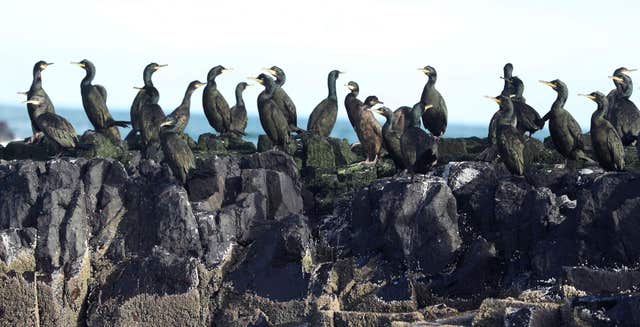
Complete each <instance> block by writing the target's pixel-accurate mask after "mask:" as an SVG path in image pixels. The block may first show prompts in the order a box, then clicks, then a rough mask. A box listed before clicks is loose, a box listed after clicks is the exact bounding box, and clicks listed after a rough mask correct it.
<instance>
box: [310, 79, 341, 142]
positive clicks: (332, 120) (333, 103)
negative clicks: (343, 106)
mask: <svg viewBox="0 0 640 327" xmlns="http://www.w3.org/2000/svg"><path fill="white" fill-rule="evenodd" d="M342 74H344V72H341V71H338V70H332V71H331V72H330V73H329V76H328V78H327V84H328V88H329V95H328V96H327V98H325V99H324V100H322V101H321V102H320V103H319V104H318V105H317V106H316V107H315V109H313V111H312V112H311V116H309V122H308V123H307V131H309V132H310V133H312V134H315V135H319V136H323V137H327V136H329V134H331V131H332V130H333V126H334V125H335V124H336V118H337V117H338V97H337V95H336V80H337V79H338V76H340V75H342Z"/></svg>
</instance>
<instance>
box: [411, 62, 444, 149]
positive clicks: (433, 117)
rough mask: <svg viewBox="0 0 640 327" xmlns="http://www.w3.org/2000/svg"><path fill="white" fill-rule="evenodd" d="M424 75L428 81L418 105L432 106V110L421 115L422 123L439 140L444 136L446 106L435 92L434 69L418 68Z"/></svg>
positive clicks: (435, 74)
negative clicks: (427, 77)
mask: <svg viewBox="0 0 640 327" xmlns="http://www.w3.org/2000/svg"><path fill="white" fill-rule="evenodd" d="M418 69H419V70H420V71H421V72H423V73H424V74H425V75H427V76H429V81H427V84H425V86H424V89H423V90H422V95H421V96H420V103H422V105H423V106H427V105H432V106H433V108H432V109H430V110H427V111H425V112H424V113H423V114H422V123H423V124H424V127H425V128H426V129H428V130H429V132H431V135H433V136H435V137H437V138H439V137H441V136H442V135H444V133H445V131H446V130H447V104H446V103H445V102H444V98H443V97H442V95H441V94H440V92H438V90H436V81H437V80H438V73H437V72H436V70H435V68H433V67H431V66H425V67H424V68H418Z"/></svg>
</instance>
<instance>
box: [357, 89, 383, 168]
mask: <svg viewBox="0 0 640 327" xmlns="http://www.w3.org/2000/svg"><path fill="white" fill-rule="evenodd" d="M382 103H383V102H382V101H380V100H378V97H376V96H373V95H372V96H368V97H367V98H366V99H365V101H364V103H363V104H362V105H361V106H360V113H359V114H358V115H359V116H360V119H359V121H358V125H357V126H356V130H357V131H358V133H357V134H358V135H359V137H361V139H360V144H362V148H363V150H364V153H365V155H366V163H375V162H376V160H378V156H379V155H380V151H381V150H382V142H383V140H382V127H381V126H380V123H379V122H378V120H377V119H376V118H375V117H374V116H373V113H372V112H371V111H370V110H369V109H371V108H372V107H373V106H375V105H377V104H382Z"/></svg>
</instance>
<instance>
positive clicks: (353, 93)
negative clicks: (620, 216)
mask: <svg viewBox="0 0 640 327" xmlns="http://www.w3.org/2000/svg"><path fill="white" fill-rule="evenodd" d="M344 86H346V87H347V88H348V89H349V91H350V92H349V94H347V96H346V97H344V108H345V109H346V110H347V117H349V122H350V123H351V127H353V129H354V130H355V131H356V133H357V128H356V127H357V126H358V122H359V120H360V107H361V106H362V101H360V100H358V94H359V93H360V86H359V85H358V83H356V82H354V81H350V82H349V83H347V84H345V85H344ZM358 139H360V136H358Z"/></svg>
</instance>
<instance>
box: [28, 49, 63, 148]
mask: <svg viewBox="0 0 640 327" xmlns="http://www.w3.org/2000/svg"><path fill="white" fill-rule="evenodd" d="M50 65H53V63H52V62H46V61H42V60H40V61H38V62H36V64H35V65H34V66H33V81H32V82H31V87H30V88H29V91H27V93H26V96H27V99H32V98H35V97H38V98H39V99H40V100H39V101H41V103H40V104H39V105H35V104H30V103H27V112H28V113H29V119H30V120H31V131H32V132H33V135H32V136H31V138H30V139H29V142H28V143H33V142H35V140H36V138H38V135H39V132H41V131H40V128H38V125H37V124H36V123H35V118H36V117H35V115H34V111H35V110H36V107H40V108H41V110H44V112H51V113H55V112H56V110H55V109H54V107H53V103H52V102H51V99H49V95H47V92H45V91H44V89H43V88H42V71H43V70H45V69H46V68H47V67H48V66H50Z"/></svg>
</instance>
